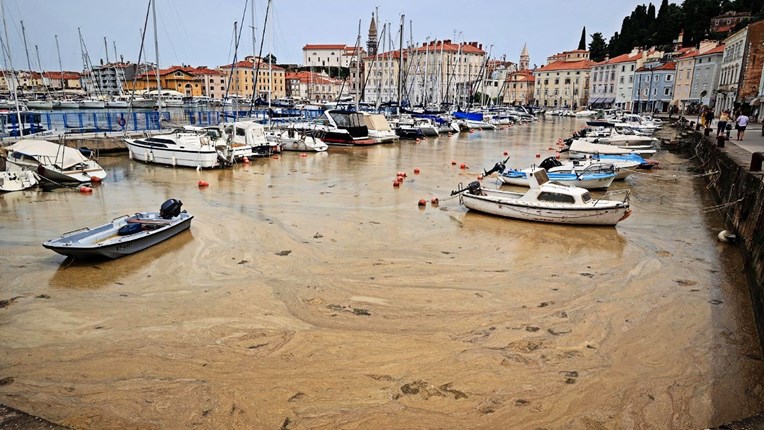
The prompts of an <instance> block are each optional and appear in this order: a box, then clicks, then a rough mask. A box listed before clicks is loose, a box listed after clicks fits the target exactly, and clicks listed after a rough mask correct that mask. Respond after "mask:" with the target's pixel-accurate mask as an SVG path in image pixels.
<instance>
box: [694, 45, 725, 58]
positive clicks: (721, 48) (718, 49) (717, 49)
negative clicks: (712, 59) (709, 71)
mask: <svg viewBox="0 0 765 430" xmlns="http://www.w3.org/2000/svg"><path fill="white" fill-rule="evenodd" d="M723 52H725V45H724V44H720V45H717V46H715V47H714V48H712V49H710V50H709V51H707V52H705V53H703V54H699V56H702V55H712V54H722V53H723Z"/></svg>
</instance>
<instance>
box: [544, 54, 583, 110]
mask: <svg viewBox="0 0 765 430" xmlns="http://www.w3.org/2000/svg"><path fill="white" fill-rule="evenodd" d="M593 64H595V63H594V62H592V61H590V52H589V51H585V50H582V49H578V50H575V51H566V52H562V53H560V54H555V55H553V56H551V57H548V58H547V64H546V65H544V66H542V67H539V68H537V69H535V70H534V79H535V88H534V95H535V97H536V100H537V101H538V103H539V105H540V106H546V107H553V108H572V109H576V108H577V107H579V106H586V105H587V98H588V95H589V85H590V69H591V68H592V66H593Z"/></svg>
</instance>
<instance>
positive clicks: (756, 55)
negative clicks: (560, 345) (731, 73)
mask: <svg viewBox="0 0 765 430" xmlns="http://www.w3.org/2000/svg"><path fill="white" fill-rule="evenodd" d="M747 29H748V30H747V36H746V46H745V50H744V58H743V63H742V66H741V67H742V71H741V79H740V80H739V84H738V91H737V92H738V98H737V101H738V102H739V103H741V104H742V105H751V104H752V103H753V102H754V100H755V98H757V96H758V94H759V83H760V80H761V78H762V64H763V34H762V20H760V21H757V22H755V23H752V24H749V26H748V27H747Z"/></svg>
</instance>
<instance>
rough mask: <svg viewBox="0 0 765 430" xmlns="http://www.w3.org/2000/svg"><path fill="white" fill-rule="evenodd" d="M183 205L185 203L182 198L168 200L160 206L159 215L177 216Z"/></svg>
mask: <svg viewBox="0 0 765 430" xmlns="http://www.w3.org/2000/svg"><path fill="white" fill-rule="evenodd" d="M181 206H183V203H182V202H181V201H180V200H176V199H170V200H166V201H165V202H164V203H162V206H161V207H160V208H159V216H161V217H162V218H164V219H170V218H172V217H176V216H178V215H180V214H181Z"/></svg>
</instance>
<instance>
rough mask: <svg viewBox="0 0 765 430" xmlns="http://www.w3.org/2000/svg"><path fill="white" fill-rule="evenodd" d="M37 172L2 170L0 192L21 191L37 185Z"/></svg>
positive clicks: (0, 173)
mask: <svg viewBox="0 0 765 430" xmlns="http://www.w3.org/2000/svg"><path fill="white" fill-rule="evenodd" d="M37 182H38V181H37V174H36V173H35V172H33V171H31V170H22V171H19V172H0V192H6V193H7V192H11V191H21V190H26V189H27V188H32V187H34V186H35V185H37Z"/></svg>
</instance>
